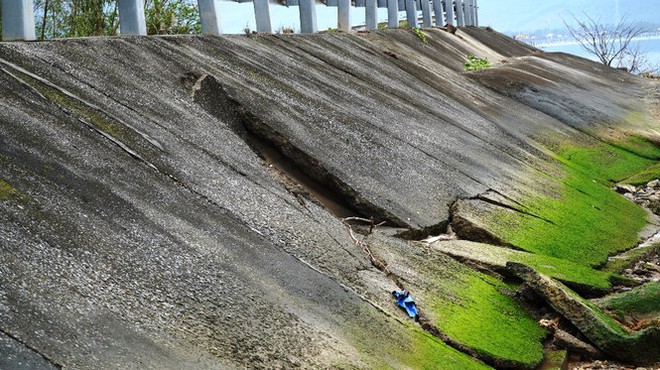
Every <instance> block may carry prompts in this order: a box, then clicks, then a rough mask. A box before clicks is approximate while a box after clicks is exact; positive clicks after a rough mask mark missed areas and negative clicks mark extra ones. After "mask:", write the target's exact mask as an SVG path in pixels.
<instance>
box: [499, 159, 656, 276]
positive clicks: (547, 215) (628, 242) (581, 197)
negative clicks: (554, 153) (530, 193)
mask: <svg viewBox="0 0 660 370" xmlns="http://www.w3.org/2000/svg"><path fill="white" fill-rule="evenodd" d="M565 171H566V175H565V178H563V179H552V180H555V181H558V182H559V183H560V184H561V186H562V188H561V190H560V194H559V197H557V198H552V197H548V196H545V197H542V196H539V197H536V198H534V199H529V200H528V201H526V202H525V204H527V205H528V206H529V208H530V209H531V210H532V213H534V214H536V215H540V216H541V217H543V218H544V219H546V220H547V221H546V220H542V219H539V218H535V217H530V216H527V215H525V214H522V213H519V212H510V211H506V210H502V211H501V212H498V213H497V214H495V215H494V217H495V218H494V220H493V224H494V227H493V229H494V231H495V232H496V233H497V235H498V236H499V237H500V238H502V239H503V240H505V241H507V242H509V243H511V244H513V245H516V246H518V247H520V248H523V249H525V250H527V251H530V252H533V253H538V254H542V255H547V256H552V257H556V258H561V259H566V260H569V261H572V262H575V263H578V264H583V265H588V266H598V265H600V264H602V263H603V262H605V261H606V259H607V256H608V255H609V254H611V253H614V252H617V251H620V250H624V249H626V248H630V247H631V246H633V245H635V244H636V243H637V241H638V234H639V232H640V231H641V230H642V228H643V227H644V226H645V225H646V218H647V214H646V212H645V211H644V210H643V209H642V208H641V207H639V206H637V205H636V204H634V203H632V202H630V201H628V200H626V199H625V198H623V197H622V196H620V195H619V194H616V193H615V192H614V191H613V190H611V189H610V188H608V186H606V185H604V184H602V183H601V182H600V181H597V180H596V179H594V178H593V177H592V176H588V175H586V174H584V173H583V172H582V171H581V170H580V169H578V168H576V167H573V166H569V165H566V166H565Z"/></svg>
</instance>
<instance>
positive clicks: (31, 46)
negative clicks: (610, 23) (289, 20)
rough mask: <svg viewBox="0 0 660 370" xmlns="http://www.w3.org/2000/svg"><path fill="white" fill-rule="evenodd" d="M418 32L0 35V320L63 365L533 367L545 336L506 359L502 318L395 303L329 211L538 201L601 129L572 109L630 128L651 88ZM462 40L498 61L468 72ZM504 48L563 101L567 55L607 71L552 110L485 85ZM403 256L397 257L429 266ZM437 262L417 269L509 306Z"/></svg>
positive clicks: (493, 42) (472, 41)
mask: <svg viewBox="0 0 660 370" xmlns="http://www.w3.org/2000/svg"><path fill="white" fill-rule="evenodd" d="M424 32H425V33H427V35H428V40H427V41H428V42H427V43H424V42H423V41H422V40H421V39H420V38H419V37H418V36H417V35H415V34H414V33H413V32H411V31H409V30H389V31H384V32H373V33H369V34H335V33H328V34H317V35H307V36H301V35H282V36H276V35H269V36H254V37H245V36H233V37H197V36H190V37H184V36H174V37H140V38H124V39H120V38H85V39H68V40H58V41H51V42H39V43H4V44H0V209H1V210H0V243H1V244H0V247H1V250H2V256H3V258H2V260H1V261H0V329H1V330H2V332H3V333H5V334H6V335H7V336H8V337H9V338H10V340H13V341H15V342H17V343H14V347H16V348H18V347H20V346H21V345H24V346H26V348H27V349H26V351H28V352H29V351H33V352H34V351H36V352H37V353H39V354H40V355H42V356H43V357H44V358H45V359H47V360H49V361H50V362H51V363H54V364H56V365H63V366H64V367H71V368H98V367H103V368H186V367H194V368H237V367H238V368H245V367H251V368H255V367H256V368H259V367H262V368H278V367H279V368H291V367H294V366H302V367H308V368H319V367H331V366H338V367H358V368H364V367H372V368H383V367H393V368H403V367H406V366H407V367H412V368H424V367H426V368H429V367H433V366H436V365H437V364H438V363H440V362H441V363H442V364H443V366H444V367H445V368H456V369H464V368H483V367H485V365H484V364H483V363H482V362H480V361H479V360H484V361H486V362H488V363H489V364H506V366H507V367H516V366H518V367H524V368H532V367H533V366H534V365H535V364H537V363H538V362H539V361H540V358H539V356H540V357H542V353H541V352H540V350H541V346H540V342H539V341H540V339H539V337H540V335H539V334H538V332H537V331H536V330H535V329H533V330H532V329H530V331H532V332H533V333H531V334H530V335H529V337H530V338H532V339H530V340H531V341H534V344H533V345H531V346H529V347H530V348H531V349H530V350H529V352H530V353H524V354H522V355H521V354H513V355H509V354H507V351H499V349H501V347H502V346H504V345H506V336H505V335H504V334H506V333H504V334H503V335H502V336H501V337H500V336H499V334H497V333H489V334H488V335H490V336H491V337H492V340H490V342H491V343H488V344H487V345H488V346H489V347H488V348H487V350H484V349H483V348H481V347H480V346H481V345H482V343H483V341H482V340H479V339H481V338H476V339H475V338H474V336H475V335H477V336H478V334H475V333H478V332H479V331H478V327H479V322H478V320H477V321H475V323H474V325H472V324H471V323H468V324H466V325H472V327H470V328H469V329H470V334H471V335H470V337H469V338H461V337H460V335H461V333H460V330H456V332H458V334H457V335H456V337H452V338H451V339H450V340H449V339H447V338H446V336H442V335H438V336H433V335H431V334H428V333H427V332H424V331H423V330H422V326H419V325H417V324H414V323H413V322H412V320H408V319H407V318H406V317H404V316H403V315H401V313H400V312H399V310H398V308H397V307H396V306H395V305H394V303H392V302H391V298H390V296H389V292H390V291H391V290H392V289H397V288H402V287H405V286H401V285H402V284H407V283H406V279H405V276H404V279H397V278H396V276H394V277H393V276H392V275H391V273H388V271H387V270H385V271H381V270H379V269H377V268H374V267H372V262H373V261H370V259H369V257H368V256H367V254H366V253H364V251H363V250H361V249H360V248H358V247H356V246H355V244H354V241H353V240H351V238H350V237H349V235H348V233H347V231H346V228H345V227H344V225H342V223H341V222H340V221H339V220H338V217H337V216H340V217H345V216H350V215H356V216H364V217H374V218H375V219H376V220H378V221H380V220H385V221H386V222H387V224H388V226H397V227H403V228H407V229H409V230H411V232H410V233H409V234H408V235H409V236H416V235H418V234H424V236H425V234H426V233H427V232H436V231H440V230H444V227H445V226H446V225H448V224H449V223H450V222H451V221H452V220H451V218H452V212H453V211H452V204H454V203H455V202H456V201H457V200H458V199H468V200H470V201H473V202H475V203H478V202H484V203H485V204H486V205H487V206H488V207H495V208H502V207H504V208H505V209H506V210H507V211H512V212H519V211H520V209H518V208H519V207H521V208H523V209H528V208H529V205H526V204H524V203H525V202H528V201H529V199H530V197H531V196H536V195H539V194H541V195H544V196H547V195H554V194H555V193H556V188H557V187H558V186H560V183H561V181H560V180H558V178H560V177H561V173H562V172H561V171H562V169H563V167H562V166H563V164H562V163H561V162H560V161H559V160H557V156H556V153H554V152H553V151H552V150H551V149H552V148H553V144H556V143H557V142H561V141H562V140H568V139H570V140H574V141H581V142H599V140H600V139H599V138H600V137H604V136H599V135H600V133H599V132H596V131H597V130H596V129H595V128H594V129H589V130H586V129H583V128H582V126H581V125H578V124H577V123H574V122H570V121H568V122H566V120H565V115H566V114H565V110H562V109H563V108H565V107H567V106H568V107H581V106H583V105H585V106H590V107H591V106H592V105H594V104H595V105H596V106H597V107H596V108H593V109H595V110H598V111H602V114H600V115H598V116H595V115H584V116H580V117H581V120H582V121H585V122H584V125H585V126H588V127H596V126H597V125H596V124H598V123H601V124H602V123H603V122H605V123H608V125H609V126H608V127H611V128H612V129H613V130H614V131H617V132H618V131H621V132H623V131H624V130H628V129H629V128H631V127H632V128H635V127H633V126H632V125H630V123H629V122H628V121H627V120H626V119H623V118H625V117H624V116H626V114H638V115H643V114H644V112H643V110H642V108H641V107H639V106H638V105H637V104H636V103H635V102H631V101H630V98H629V94H639V91H640V90H639V87H638V84H639V83H640V82H639V81H637V80H635V79H632V78H629V77H626V75H625V74H624V73H622V72H620V71H619V72H612V73H611V74H609V73H608V74H607V75H604V76H603V79H605V80H606V82H604V83H606V84H608V86H614V85H617V86H618V84H619V83H622V86H623V87H622V89H623V90H621V91H614V92H611V93H609V92H606V93H602V92H597V93H596V92H595V93H593V94H592V93H590V91H591V88H592V87H593V86H594V85H595V84H599V83H602V82H600V81H599V79H598V78H596V77H593V74H594V73H595V72H590V69H593V68H595V67H594V65H593V64H592V63H586V62H579V63H578V62H576V61H575V60H573V59H572V58H567V57H562V56H548V55H541V54H534V55H532V54H530V53H535V51H534V50H532V49H530V48H528V47H526V46H524V45H521V44H518V43H516V42H513V41H511V40H508V39H506V38H505V37H503V36H502V35H499V34H497V33H494V32H490V31H487V30H481V29H469V30H465V31H464V32H463V30H461V31H459V33H458V34H457V35H450V34H449V33H446V32H444V31H442V30H438V29H430V30H425V31H424ZM467 54H474V55H479V56H484V57H488V58H489V60H491V61H492V62H494V63H496V64H497V67H496V68H495V69H493V72H491V71H486V72H483V73H479V74H466V73H464V72H463V62H464V60H465V56H466V55H467ZM503 61H506V63H505V62H503ZM581 63H583V64H581ZM509 65H512V66H516V67H519V68H517V69H516V68H512V72H511V73H510V74H509V75H512V76H521V73H523V74H524V75H522V76H523V77H520V78H521V79H522V80H524V81H525V82H526V83H527V84H528V85H529V84H532V85H533V84H536V85H543V84H544V83H545V82H544V81H546V80H549V81H551V82H548V84H549V85H552V86H553V88H555V90H552V91H550V90H547V91H542V96H545V97H546V98H547V99H552V98H553V97H554V96H555V95H556V91H561V90H562V86H564V85H568V84H573V83H574V82H573V79H568V78H566V76H565V72H566V71H567V70H571V71H573V72H572V73H575V74H576V75H583V74H585V75H589V76H592V77H593V78H592V79H591V80H581V82H579V83H575V84H576V86H577V87H576V89H577V88H578V87H579V88H581V89H582V90H583V91H584V92H583V93H582V95H580V94H578V93H574V94H571V95H569V96H567V97H566V99H567V100H565V101H564V103H562V104H561V105H557V106H553V108H552V109H550V108H547V109H546V106H547V105H543V104H534V103H533V102H531V101H530V100H529V99H526V98H525V97H526V96H527V95H524V94H523V93H520V94H519V91H523V92H524V90H520V89H518V88H517V85H515V84H514V85H510V86H508V85H505V86H504V87H501V86H496V84H495V83H493V82H492V81H494V80H497V77H496V76H495V77H493V73H495V74H496V73H498V72H497V71H502V70H503V69H506V68H508V66H509ZM538 65H542V66H543V67H544V69H543V74H541V73H540V72H539V73H537V75H539V76H540V77H539V76H533V77H529V79H527V80H526V77H524V76H530V75H531V74H530V73H527V72H525V71H524V70H525V68H533V67H536V66H538ZM521 71H522V72H521ZM507 76H508V75H507ZM620 79H622V80H623V82H622V81H619V80H620ZM580 84H582V85H580ZM507 86H508V87H507ZM548 91H550V92H548ZM610 106H611V107H614V108H612V109H611V110H608V109H603V108H604V107H610ZM622 117H623V118H622ZM562 120H564V121H562ZM587 121H588V122H587ZM596 121H598V122H596ZM640 125H642V126H641V128H635V129H637V130H640V132H642V131H644V130H646V129H647V128H648V127H649V126H648V125H649V123H648V122H642V123H641V124H640ZM644 125H646V126H644ZM619 127H621V128H619ZM549 174H550V175H557V177H552V176H549ZM486 209H488V210H489V208H487V207H478V206H476V207H474V211H472V212H473V214H472V215H469V214H468V215H466V214H465V213H462V214H461V216H462V217H463V218H464V219H466V220H473V221H474V219H480V217H476V216H482V215H481V214H480V212H482V211H484V210H486ZM488 212H490V211H488ZM525 212H528V213H531V211H525ZM493 213H494V212H493ZM525 214H526V215H527V213H525ZM475 215H476V216H475ZM471 216H475V217H471ZM482 218H483V217H482ZM475 223H476V221H475ZM487 226H488V225H486V227H487ZM388 243H393V244H392V245H395V246H396V253H392V255H394V256H407V255H413V254H410V253H407V252H405V251H403V250H400V248H402V247H401V245H402V244H406V242H403V241H399V240H396V241H390V242H388ZM388 243H383V245H384V247H382V250H384V251H387V250H388V248H387V245H389V244H388ZM397 258H400V259H402V260H404V261H397V264H396V266H397V271H398V272H397V274H401V275H404V274H405V271H406V269H409V268H414V266H409V263H408V262H406V261H405V260H406V258H405V257H397ZM415 258H417V259H421V257H415ZM438 260H440V261H444V262H443V263H442V264H441V266H437V267H435V266H434V267H428V268H425V269H423V270H421V271H420V272H419V275H417V274H413V273H411V274H410V275H411V276H421V277H424V276H429V277H431V278H436V277H442V276H443V275H446V276H451V275H452V274H453V275H455V276H456V280H457V281H460V282H461V283H462V284H468V283H469V284H472V285H470V286H475V287H476V288H474V289H473V291H474V292H479V291H482V290H483V291H487V292H488V294H489V295H490V296H493V297H496V298H494V299H495V301H498V302H499V301H501V302H500V304H501V305H502V306H506V307H511V306H512V305H515V302H514V301H513V300H512V299H510V298H509V297H505V298H506V299H505V298H503V297H504V296H503V295H502V293H500V291H501V290H502V289H501V288H502V287H500V286H499V285H498V284H495V287H493V286H491V285H490V283H489V282H487V283H484V282H483V281H481V280H480V279H481V278H482V276H481V275H480V274H478V273H476V272H474V271H471V270H469V269H467V268H464V267H461V268H460V269H458V268H456V266H457V263H455V262H447V261H449V259H448V258H447V257H446V256H444V255H443V256H442V257H438ZM381 267H382V266H381ZM381 269H382V268H381ZM420 279H421V278H420ZM422 280H423V279H422ZM410 281H413V282H414V284H413V283H410V284H412V286H414V287H420V289H421V284H420V283H419V281H418V279H411V280H410ZM402 282H403V283H402ZM445 285H448V284H445ZM445 285H443V284H442V283H434V284H432V286H433V287H437V286H440V287H442V289H450V288H449V287H447V286H445ZM454 288H455V289H454ZM459 288H460V287H459V286H458V285H457V286H456V287H453V286H452V289H453V290H452V292H453V291H454V290H455V291H456V292H457V293H456V294H459V292H460V291H461V289H459ZM477 288H478V289H477ZM428 289H429V291H424V296H425V297H433V296H434V295H437V291H431V290H432V288H428ZM438 289H439V288H438ZM434 292H435V293H434ZM468 298H469V299H468V300H469V301H470V302H474V303H473V306H474V307H477V308H478V305H479V304H481V301H480V300H478V299H476V298H474V297H468ZM442 299H443V298H440V301H441V302H435V301H433V305H434V306H433V307H445V306H446V305H449V304H450V302H449V303H448V302H445V301H442ZM388 302H389V303H388ZM429 302H431V300H430V299H429ZM471 304H472V303H471ZM471 307H472V306H471ZM452 309H454V308H452ZM455 309H456V310H460V308H455ZM474 311H475V312H478V309H475V310H474ZM518 311H521V312H522V310H520V309H519V308H518V309H516V312H518ZM500 314H501V313H497V312H494V313H493V315H500ZM517 315H518V314H517ZM519 315H520V316H521V317H522V316H524V317H525V320H524V321H525V323H526V325H527V326H526V327H525V328H527V329H528V328H529V327H530V326H532V327H534V326H535V323H534V322H533V320H531V317H530V316H528V315H527V314H525V313H520V314H519ZM455 316H456V317H463V316H461V315H459V314H456V315H455ZM438 317H442V314H441V313H439V314H438ZM495 320H497V318H496V319H495ZM440 321H441V322H440V323H441V324H445V322H442V320H440ZM450 324H453V323H446V326H447V327H448V328H455V327H456V326H455V325H450ZM426 325H427V326H425V327H424V329H426V330H427V331H428V332H431V333H434V334H438V332H437V329H433V330H429V328H428V325H430V324H426ZM434 330H435V331H434ZM525 330H526V329H525ZM450 334H451V333H450ZM438 337H439V338H441V339H444V340H445V341H446V342H448V343H450V344H451V345H453V346H454V347H456V348H460V349H461V350H464V351H465V352H466V353H469V354H471V355H474V356H475V357H479V359H475V358H472V357H470V356H468V355H466V354H464V353H461V352H459V351H457V350H455V349H453V348H450V347H449V346H448V345H447V344H445V343H443V342H442V341H441V340H440V339H438ZM3 338H4V337H3ZM18 342H20V343H18ZM493 343H495V344H493ZM28 352H26V353H28ZM483 353H486V355H480V354H483ZM480 356H482V357H480ZM507 356H509V357H507Z"/></svg>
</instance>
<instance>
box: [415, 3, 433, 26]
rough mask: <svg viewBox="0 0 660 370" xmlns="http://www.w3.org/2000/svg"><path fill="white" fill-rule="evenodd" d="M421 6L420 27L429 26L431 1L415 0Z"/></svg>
mask: <svg viewBox="0 0 660 370" xmlns="http://www.w3.org/2000/svg"><path fill="white" fill-rule="evenodd" d="M417 1H419V3H420V5H421V8H422V27H426V28H428V27H431V3H429V0H417Z"/></svg>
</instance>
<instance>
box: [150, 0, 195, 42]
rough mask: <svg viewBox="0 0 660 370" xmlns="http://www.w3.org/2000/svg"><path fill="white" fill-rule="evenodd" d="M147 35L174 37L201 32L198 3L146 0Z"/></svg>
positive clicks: (181, 0) (177, 0)
mask: <svg viewBox="0 0 660 370" xmlns="http://www.w3.org/2000/svg"><path fill="white" fill-rule="evenodd" d="M144 8H145V12H146V22H147V34H149V35H174V34H186V33H187V34H190V33H200V32H201V21H200V17H199V9H198V8H197V2H196V1H193V0H145V5H144Z"/></svg>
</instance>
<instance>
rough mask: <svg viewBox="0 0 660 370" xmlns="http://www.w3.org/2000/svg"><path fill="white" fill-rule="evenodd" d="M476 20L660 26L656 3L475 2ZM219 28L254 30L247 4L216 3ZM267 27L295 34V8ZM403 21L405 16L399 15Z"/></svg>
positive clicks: (510, 28)
mask: <svg viewBox="0 0 660 370" xmlns="http://www.w3.org/2000/svg"><path fill="white" fill-rule="evenodd" d="M478 3H479V20H480V24H481V25H483V26H486V25H488V26H491V27H493V28H494V29H495V30H497V31H500V32H503V33H511V32H519V31H522V32H531V31H534V30H539V29H552V28H563V27H564V24H563V20H562V19H568V20H569V21H570V19H571V17H572V16H571V14H575V15H577V16H581V15H582V14H588V15H590V16H593V17H594V18H597V19H599V20H601V21H603V22H605V23H607V22H615V21H616V20H617V19H620V18H621V17H623V16H628V17H630V18H633V19H634V20H639V21H647V22H654V21H655V22H660V0H570V1H569V0H542V1H539V0H479V1H478ZM220 10H221V13H222V16H221V24H222V28H223V31H224V33H243V32H244V31H243V30H244V29H245V28H246V27H247V28H250V29H251V30H254V29H255V28H256V26H255V20H254V14H253V4H252V3H251V2H245V3H238V2H234V1H224V0H223V1H220ZM364 10H365V9H364V8H355V7H353V8H351V23H353V24H359V23H363V22H364ZM270 11H271V20H272V21H271V23H272V26H273V29H274V30H277V29H279V28H281V27H290V28H293V29H296V30H298V29H299V28H300V24H299V14H298V7H295V6H292V7H289V8H287V7H285V6H281V5H275V4H272V5H271V7H270ZM316 12H317V23H318V28H319V30H325V29H327V28H329V27H332V28H336V27H337V8H334V7H326V6H325V5H322V4H318V5H317V7H316ZM400 18H401V19H403V18H405V13H403V12H402V13H400ZM378 19H379V21H385V20H387V10H386V9H379V15H378Z"/></svg>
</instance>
